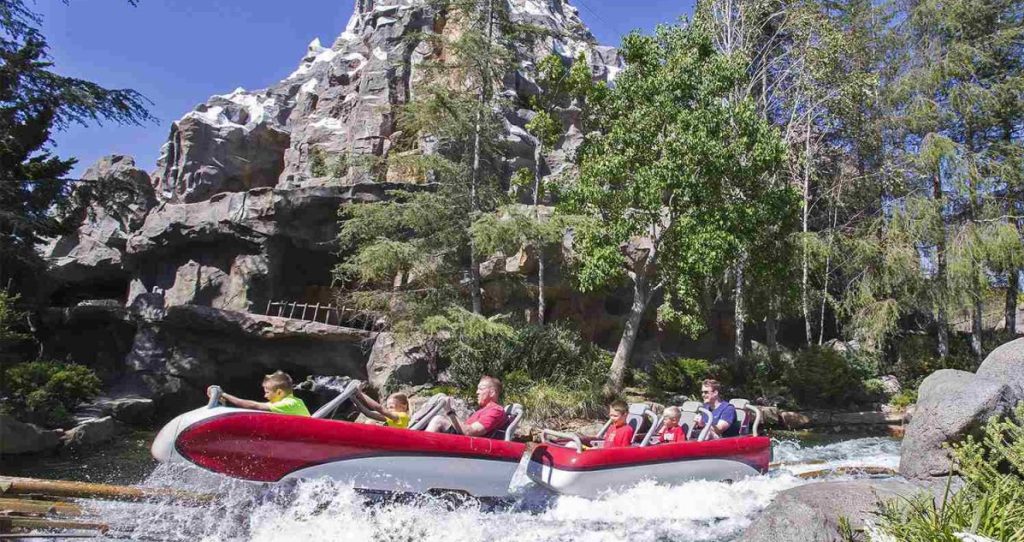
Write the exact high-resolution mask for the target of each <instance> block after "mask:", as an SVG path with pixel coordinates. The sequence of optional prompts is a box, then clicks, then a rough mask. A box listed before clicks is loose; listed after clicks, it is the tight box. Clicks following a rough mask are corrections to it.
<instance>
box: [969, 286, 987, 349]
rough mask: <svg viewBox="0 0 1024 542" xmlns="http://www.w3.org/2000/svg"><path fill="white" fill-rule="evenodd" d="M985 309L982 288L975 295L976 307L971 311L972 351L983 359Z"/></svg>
mask: <svg viewBox="0 0 1024 542" xmlns="http://www.w3.org/2000/svg"><path fill="white" fill-rule="evenodd" d="M984 310H985V303H984V300H982V298H981V292H980V288H979V291H978V292H977V295H976V296H975V297H974V308H973V310H972V311H971V353H972V354H974V358H975V359H977V360H978V361H981V354H982V350H981V346H982V345H981V324H982V322H981V317H982V314H983V312H984Z"/></svg>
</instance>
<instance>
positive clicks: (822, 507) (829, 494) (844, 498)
mask: <svg viewBox="0 0 1024 542" xmlns="http://www.w3.org/2000/svg"><path fill="white" fill-rule="evenodd" d="M921 491H922V489H921V488H918V487H916V486H914V485H912V484H909V483H906V482H901V481H897V480H885V481H879V480H857V481H852V482H820V483H814V484H808V485H805V486H799V487H795V488H793V489H788V490H786V491H783V492H782V493H780V494H779V495H778V496H777V497H775V500H774V501H772V503H771V504H770V505H768V507H767V508H765V509H764V510H763V511H762V512H761V514H760V515H759V516H758V517H757V519H756V520H754V522H753V523H752V524H751V525H750V526H749V527H747V529H746V530H745V531H744V532H743V534H742V535H741V536H740V538H739V541H740V542H791V541H794V540H800V541H806V542H835V541H838V540H843V537H842V536H841V534H840V532H839V518H841V517H845V518H846V519H848V520H849V521H850V526H851V527H853V528H854V529H860V528H863V527H864V525H865V521H866V520H869V519H871V518H872V517H873V513H874V512H876V511H877V510H878V504H879V503H880V502H883V501H887V500H890V499H893V498H897V497H909V496H912V495H915V494H917V493H920V492H921Z"/></svg>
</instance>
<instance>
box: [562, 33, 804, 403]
mask: <svg viewBox="0 0 1024 542" xmlns="http://www.w3.org/2000/svg"><path fill="white" fill-rule="evenodd" d="M622 54H623V56H624V58H625V60H626V65H627V66H628V67H627V69H626V70H625V71H624V72H623V73H622V74H621V75H620V76H619V78H617V79H616V84H615V86H614V88H612V89H611V90H610V91H609V92H608V93H607V95H606V97H605V98H604V100H603V102H602V103H601V105H600V107H599V108H598V110H599V111H600V112H601V113H602V116H601V117H600V118H599V119H597V120H598V122H597V123H596V126H597V127H598V131H597V133H595V134H592V135H591V136H590V137H589V138H588V140H587V141H586V143H585V144H584V146H583V148H582V149H581V150H580V154H579V169H580V173H579V180H578V182H577V183H576V184H575V185H573V186H571V187H570V188H569V189H568V190H567V194H566V205H565V208H566V209H567V210H569V211H571V212H574V213H577V214H581V215H584V216H586V217H589V218H590V221H589V222H587V223H585V224H584V225H582V226H580V227H579V228H578V229H577V230H576V232H575V238H574V243H573V247H574V250H575V251H576V253H577V258H576V260H575V261H576V266H577V268H576V276H577V279H578V282H579V285H580V286H581V288H582V289H583V290H585V291H586V290H594V289H597V288H600V287H602V286H605V285H608V284H612V283H616V282H618V281H621V280H622V279H624V278H628V281H629V282H630V283H631V286H632V289H633V302H632V304H631V308H630V312H629V315H628V317H627V320H626V324H625V328H624V330H623V334H622V337H621V339H620V341H619V345H618V348H617V349H616V352H615V356H614V359H613V363H612V367H611V369H610V373H609V376H608V386H607V390H606V391H607V392H608V393H617V392H618V391H620V390H621V388H622V383H623V378H624V375H625V370H626V367H627V365H628V362H629V358H630V355H631V353H632V350H633V345H634V343H635V341H636V338H637V334H638V332H639V328H640V323H641V320H642V318H643V315H644V313H645V312H646V309H647V306H648V305H649V304H650V303H651V301H652V300H654V299H655V297H656V296H657V297H658V298H659V299H661V300H662V303H661V304H660V306H659V308H658V318H659V320H660V321H662V322H664V323H673V324H675V325H679V326H681V328H684V329H688V330H689V331H695V330H697V329H699V328H700V327H701V324H702V321H701V318H700V314H699V310H698V299H697V298H698V295H697V293H698V291H699V288H700V285H701V282H702V281H703V280H704V279H705V278H707V277H711V276H717V275H718V274H719V273H721V272H722V271H723V270H724V269H725V268H726V267H727V266H729V265H731V264H732V263H734V262H735V260H736V258H737V257H738V256H739V254H740V251H741V250H742V249H743V248H744V247H746V246H749V244H750V241H751V240H752V239H754V238H756V237H757V235H758V234H759V232H760V231H762V230H763V229H764V228H765V227H766V226H767V225H769V224H774V223H778V222H780V221H781V220H780V219H781V218H782V217H783V216H784V215H785V214H786V213H787V212H788V211H789V210H790V209H791V208H792V205H793V203H794V201H793V198H792V196H793V194H792V192H791V191H790V190H789V189H788V188H787V187H785V186H782V185H780V184H773V183H766V182H765V179H770V178H771V175H770V174H771V172H772V171H774V170H776V169H777V168H778V167H779V166H780V165H781V161H782V159H783V156H784V149H783V146H782V142H781V140H780V139H779V135H778V133H777V132H776V131H775V130H774V129H773V128H772V127H771V126H770V125H769V124H768V123H767V122H765V121H764V119H763V118H762V117H761V116H760V115H758V114H757V111H756V107H755V105H754V104H753V103H752V102H751V101H750V100H742V101H736V100H732V99H730V98H731V97H732V95H733V94H732V93H733V90H734V88H735V85H736V82H737V79H738V78H742V77H744V73H743V66H742V65H738V64H737V63H735V62H733V61H732V60H731V59H730V58H728V57H726V56H723V55H721V54H719V53H718V52H717V51H716V49H715V46H714V44H713V42H712V41H711V38H710V35H709V32H708V29H707V28H706V27H705V26H704V25H702V24H700V23H699V22H698V23H695V24H692V25H689V26H687V27H685V28H683V27H678V26H677V27H659V29H658V30H657V31H656V32H655V34H654V35H653V36H643V35H640V34H635V33H634V34H630V35H629V36H627V37H626V38H625V39H624V41H623V47H622Z"/></svg>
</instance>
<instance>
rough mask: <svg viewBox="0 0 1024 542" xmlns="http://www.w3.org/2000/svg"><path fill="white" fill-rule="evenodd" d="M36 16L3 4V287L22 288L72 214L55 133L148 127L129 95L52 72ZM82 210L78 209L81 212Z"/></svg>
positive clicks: (67, 161) (67, 164) (16, 2)
mask: <svg viewBox="0 0 1024 542" xmlns="http://www.w3.org/2000/svg"><path fill="white" fill-rule="evenodd" d="M39 25H40V19H39V16H38V15H36V14H35V13H33V12H32V11H31V10H29V9H28V8H27V7H26V6H25V4H24V2H22V1H21V0H0V62H2V64H0V280H2V281H3V282H4V284H5V285H6V283H7V282H8V281H11V282H12V284H17V285H19V286H27V285H29V284H31V281H32V280H33V276H34V275H35V274H36V273H35V271H36V270H38V268H39V266H40V265H41V262H40V261H39V258H38V256H37V255H36V254H35V251H34V246H35V245H36V244H38V243H39V242H40V240H41V239H42V238H43V237H49V236H53V235H56V234H58V233H60V232H61V231H62V229H63V228H64V226H65V224H64V223H63V221H62V220H61V218H62V216H63V211H66V210H69V209H70V208H71V207H73V206H72V205H70V204H71V199H70V195H71V193H72V190H71V188H72V183H71V182H69V180H67V179H65V177H66V176H67V173H68V172H69V171H70V170H71V168H72V167H73V166H74V164H75V159H74V158H60V157H58V156H55V155H54V154H53V152H52V150H51V149H50V147H49V145H50V142H51V141H50V136H51V134H52V132H53V131H54V130H60V129H63V128H66V127H67V126H69V125H70V124H74V123H77V124H82V125H87V124H90V123H94V122H100V121H102V120H111V121H114V122H120V123H127V124H140V123H142V122H146V121H149V120H152V117H151V116H150V115H149V113H148V112H147V110H146V100H145V98H143V97H142V96H141V95H140V94H138V93H137V92H135V91H133V90H127V89H121V90H111V89H106V88H103V87H102V86H100V85H97V84H95V83H92V82H89V81H85V80H82V79H76V78H73V77H66V76H63V75H60V74H58V73H56V72H55V71H54V70H53V63H52V62H51V60H50V57H49V56H48V54H47V44H46V39H45V38H44V37H43V35H42V34H41V33H40V31H39ZM81 203H83V202H78V204H79V206H80V205H81Z"/></svg>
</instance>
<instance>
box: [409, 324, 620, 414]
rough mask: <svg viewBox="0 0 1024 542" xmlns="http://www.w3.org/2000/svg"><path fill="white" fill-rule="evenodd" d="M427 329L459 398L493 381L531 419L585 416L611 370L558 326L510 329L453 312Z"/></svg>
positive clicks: (598, 353)
mask: <svg viewBox="0 0 1024 542" xmlns="http://www.w3.org/2000/svg"><path fill="white" fill-rule="evenodd" d="M426 328H427V330H428V331H429V332H431V333H435V334H437V335H438V336H439V337H443V339H442V340H441V343H440V348H439V358H440V359H439V362H440V363H441V364H442V365H446V366H447V374H448V379H449V381H450V382H451V383H452V384H453V385H454V386H455V387H456V388H458V389H459V390H460V392H461V394H462V395H464V396H467V397H471V396H472V394H473V391H474V390H476V385H477V383H478V382H479V381H480V377H481V376H483V375H493V376H497V377H499V378H501V379H502V381H503V384H504V389H505V395H506V400H507V401H510V402H520V403H522V404H523V406H524V407H526V408H527V415H529V416H530V417H533V418H536V417H544V416H540V415H539V412H540V411H551V412H556V411H558V410H559V409H561V410H562V411H563V413H562V415H577V414H579V413H584V412H588V411H589V410H590V409H591V404H592V401H598V400H599V398H600V388H601V385H602V384H603V383H604V379H605V378H606V377H607V375H608V367H609V366H610V364H611V358H610V356H609V355H608V354H607V353H605V352H603V351H602V350H600V349H599V348H597V347H595V346H593V345H591V344H589V343H586V342H584V341H582V340H581V339H580V337H579V334H578V333H577V332H576V331H574V330H572V329H569V328H566V327H563V326H560V325H557V324H555V325H549V326H543V327H541V326H532V325H530V326H523V327H515V326H512V325H510V324H507V323H505V321H504V319H503V318H502V317H490V318H486V317H483V316H479V315H475V314H472V313H469V312H468V311H464V310H462V309H452V310H449V311H448V312H447V313H445V314H444V315H438V316H435V317H431V318H429V319H428V321H427V323H426ZM592 397H593V399H592ZM570 411H571V412H572V413H577V414H570V413H569V412H570Z"/></svg>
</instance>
